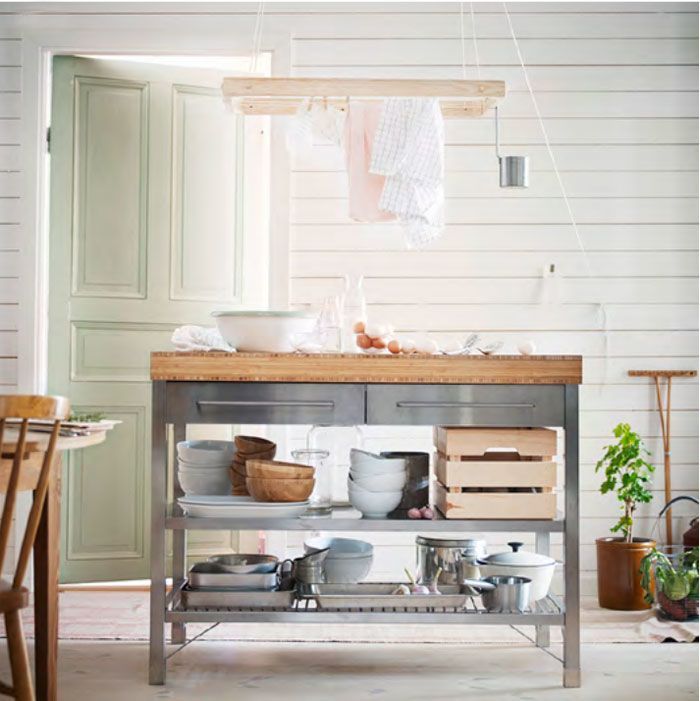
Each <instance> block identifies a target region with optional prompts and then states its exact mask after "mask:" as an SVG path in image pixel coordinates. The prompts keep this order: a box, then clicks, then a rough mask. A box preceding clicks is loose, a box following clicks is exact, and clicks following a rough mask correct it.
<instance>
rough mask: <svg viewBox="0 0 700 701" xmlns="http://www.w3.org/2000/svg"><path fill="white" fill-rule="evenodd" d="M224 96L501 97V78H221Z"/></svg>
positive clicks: (503, 93) (504, 90)
mask: <svg viewBox="0 0 700 701" xmlns="http://www.w3.org/2000/svg"><path fill="white" fill-rule="evenodd" d="M222 92H223V94H224V96H225V97H282V96H284V97H452V98H454V97H461V98H475V97H505V94H506V84H505V81H503V80H426V79H406V78H398V79H389V78H255V77H235V78H224V82H223V85H222Z"/></svg>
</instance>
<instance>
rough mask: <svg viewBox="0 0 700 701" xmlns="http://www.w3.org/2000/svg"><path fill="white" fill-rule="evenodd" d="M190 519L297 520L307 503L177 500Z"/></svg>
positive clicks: (246, 499)
mask: <svg viewBox="0 0 700 701" xmlns="http://www.w3.org/2000/svg"><path fill="white" fill-rule="evenodd" d="M177 501H178V504H180V506H181V507H182V508H183V510H184V511H185V512H186V513H187V515H188V516H191V517H192V518H216V517H219V518H221V517H223V518H298V517H299V516H301V515H302V514H303V513H304V512H305V511H306V509H307V508H308V506H309V502H308V501H297V502H279V503H278V502H257V501H253V499H252V497H233V496H191V497H181V498H180V499H178V500H177Z"/></svg>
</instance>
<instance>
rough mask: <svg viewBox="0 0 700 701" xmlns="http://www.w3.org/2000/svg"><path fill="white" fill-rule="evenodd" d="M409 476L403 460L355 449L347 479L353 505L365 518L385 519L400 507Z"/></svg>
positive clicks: (351, 454)
mask: <svg viewBox="0 0 700 701" xmlns="http://www.w3.org/2000/svg"><path fill="white" fill-rule="evenodd" d="M406 476H407V475H406V461H405V460H404V459H403V458H384V457H382V456H381V455H375V454H374V453H368V452H367V451H364V450H357V449H353V450H351V451H350V475H349V476H348V493H349V495H350V503H351V504H352V505H353V506H354V507H355V508H356V509H357V510H358V511H360V512H362V516H363V518H386V517H387V515H388V514H389V512H390V511H393V510H394V509H395V508H396V507H397V506H398V505H399V504H400V503H401V497H402V496H403V488H404V485H405V484H406Z"/></svg>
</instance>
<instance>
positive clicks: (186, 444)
mask: <svg viewBox="0 0 700 701" xmlns="http://www.w3.org/2000/svg"><path fill="white" fill-rule="evenodd" d="M235 453H236V445H235V443H234V442H233V441H180V442H179V443H178V444H177V457H178V459H180V460H182V461H183V462H187V463H188V464H189V465H190V466H192V467H194V466H195V465H197V466H199V467H204V466H206V465H213V466H218V465H221V464H223V463H226V464H229V465H230V464H231V461H232V460H233V456H234V455H235Z"/></svg>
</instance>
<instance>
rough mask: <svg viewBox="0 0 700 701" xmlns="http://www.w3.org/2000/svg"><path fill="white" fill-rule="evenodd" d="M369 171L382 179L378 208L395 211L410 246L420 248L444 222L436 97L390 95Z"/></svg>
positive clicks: (442, 143)
mask: <svg viewBox="0 0 700 701" xmlns="http://www.w3.org/2000/svg"><path fill="white" fill-rule="evenodd" d="M370 172H372V173H376V174H377V175H384V176H385V177H386V181H385V183H384V190H383V191H382V195H381V197H380V200H379V208H380V209H382V210H384V211H387V212H392V213H394V214H396V216H397V217H398V219H399V220H400V222H401V224H402V226H403V229H404V234H405V237H406V244H407V245H408V247H409V248H423V247H424V246H426V245H427V244H429V243H430V242H432V241H433V240H435V239H436V238H437V237H438V236H440V234H441V233H442V230H443V226H444V203H445V190H444V177H445V125H444V122H443V118H442V111H441V109H440V101H439V100H438V99H437V98H421V97H407V98H404V97H401V98H397V97H394V98H389V99H387V100H386V101H385V102H384V109H383V111H382V116H381V118H380V121H379V126H378V128H377V131H376V134H375V136H374V144H373V147H372V162H371V165H370Z"/></svg>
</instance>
